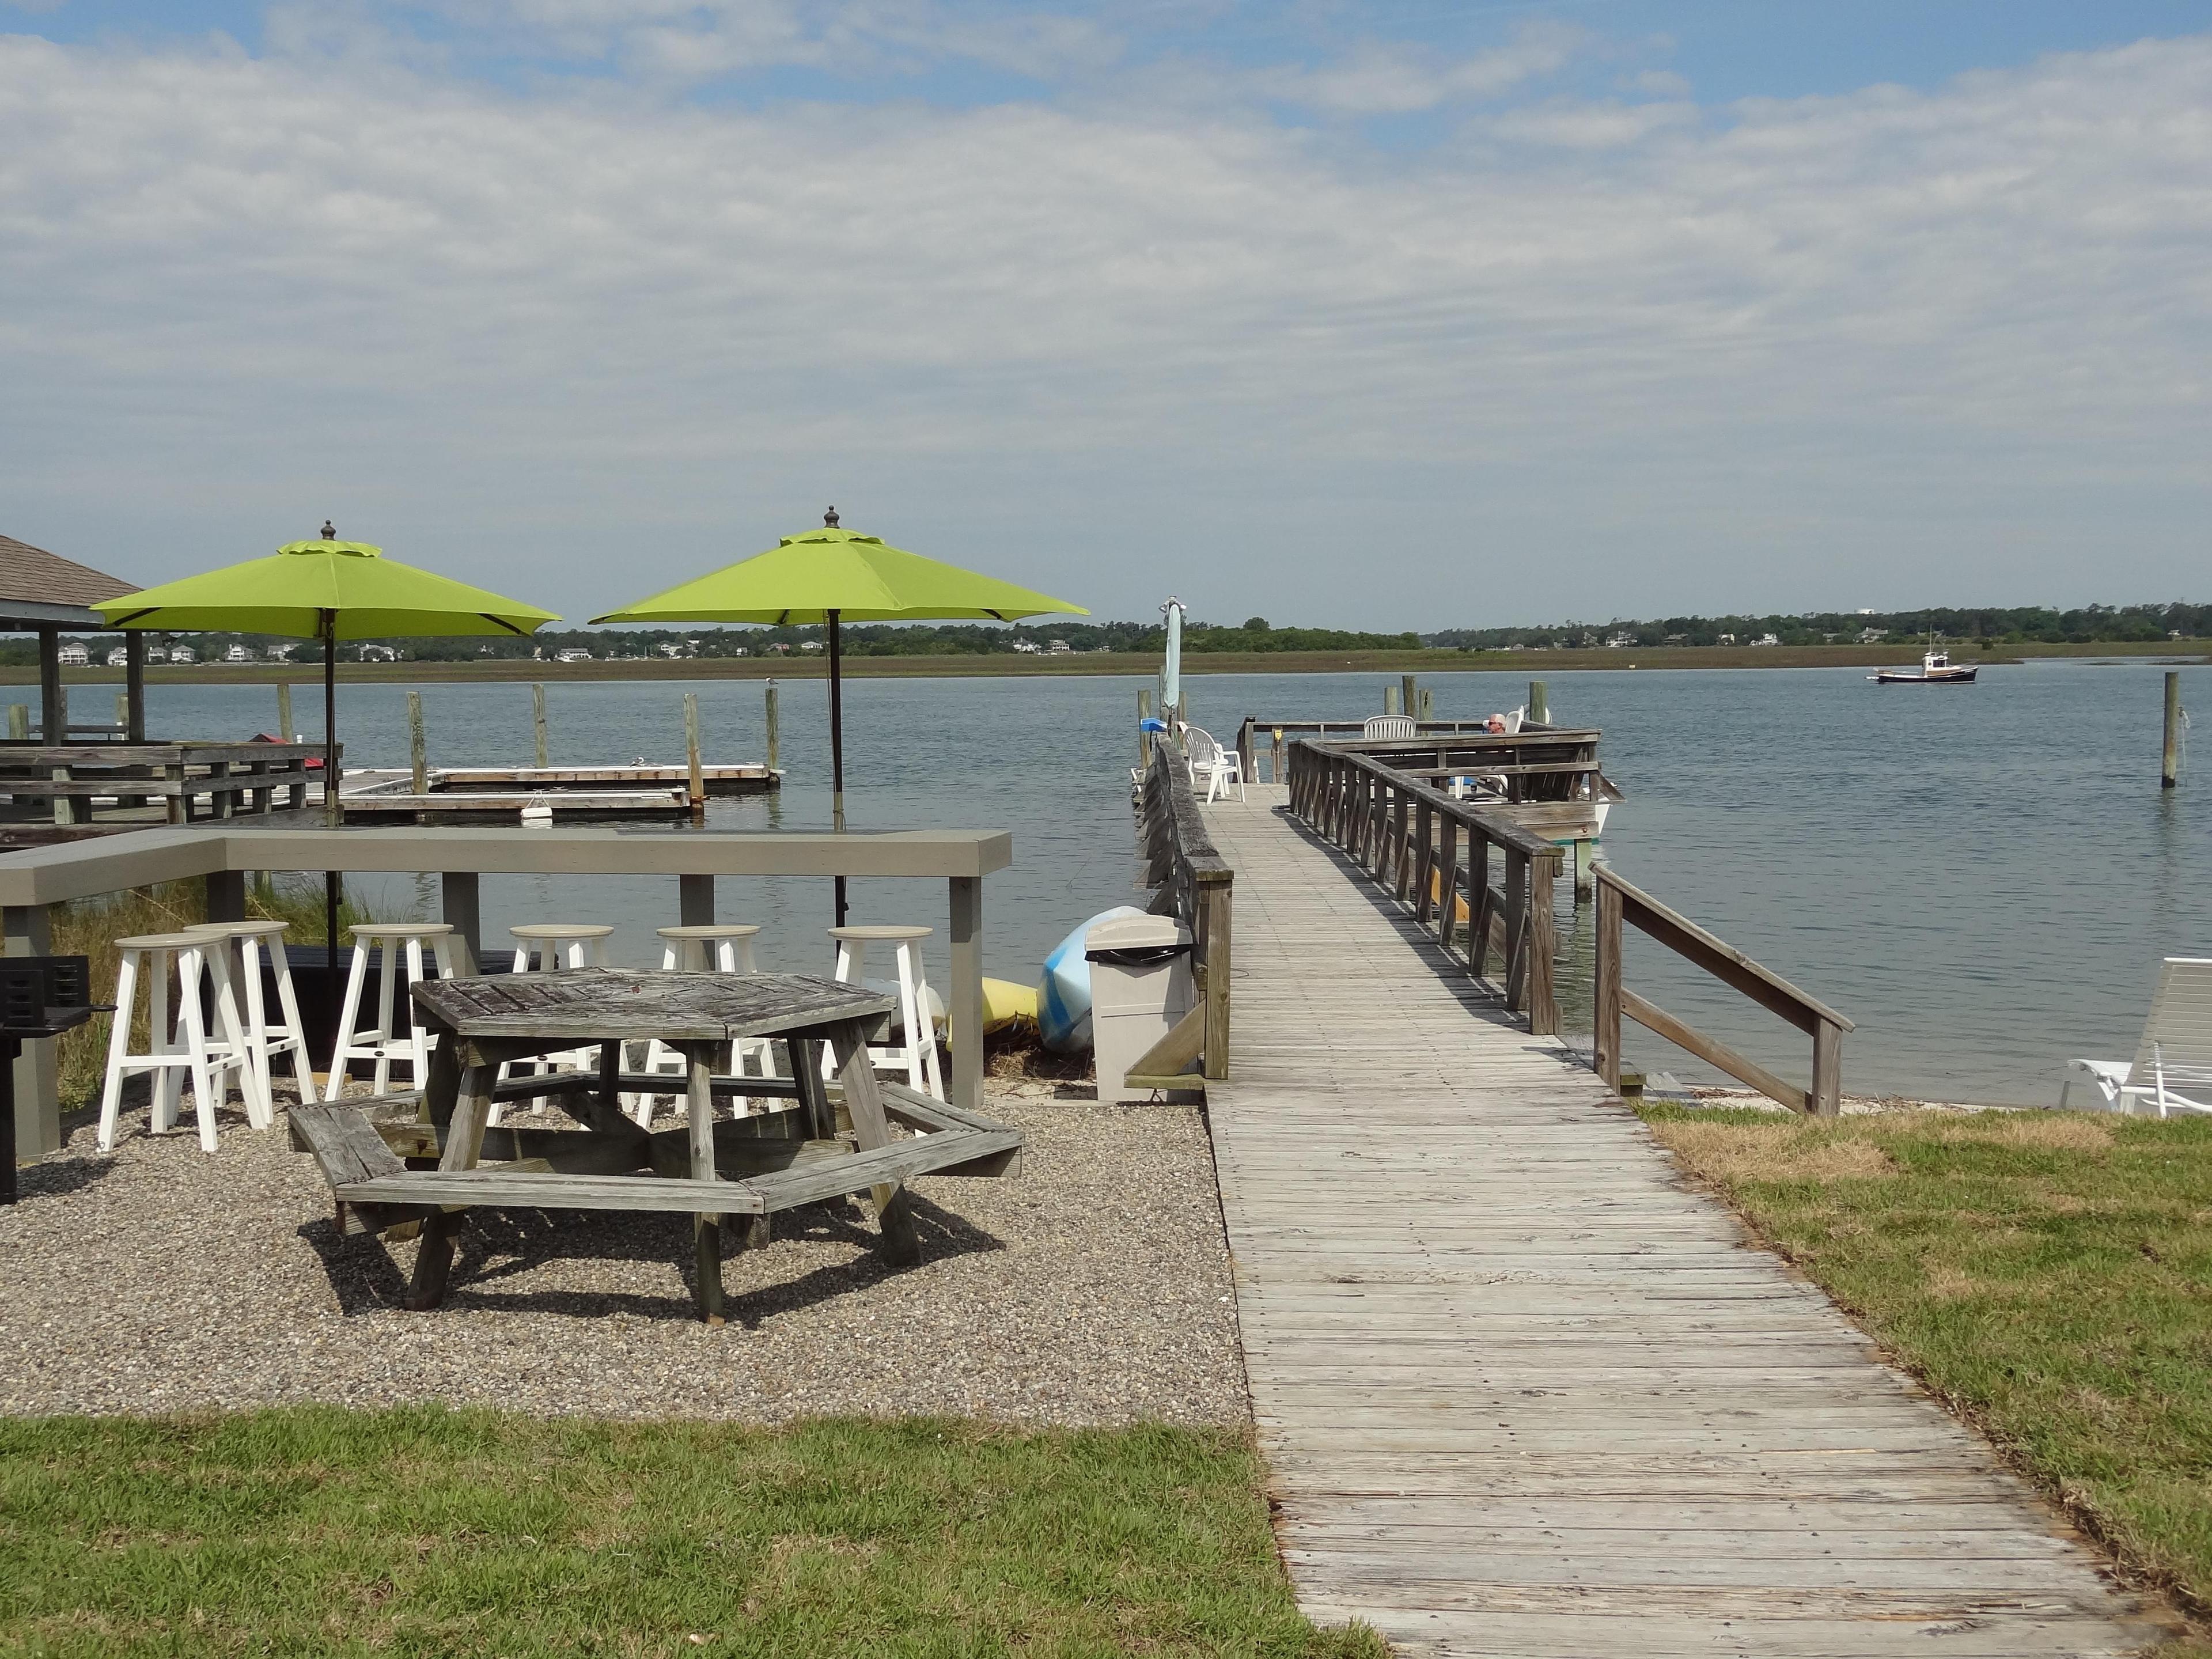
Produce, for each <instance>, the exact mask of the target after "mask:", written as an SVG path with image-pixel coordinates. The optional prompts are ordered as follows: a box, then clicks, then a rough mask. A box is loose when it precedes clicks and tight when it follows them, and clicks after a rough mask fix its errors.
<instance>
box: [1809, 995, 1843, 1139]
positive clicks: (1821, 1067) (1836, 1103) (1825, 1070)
mask: <svg viewBox="0 0 2212 1659" xmlns="http://www.w3.org/2000/svg"><path fill="white" fill-rule="evenodd" d="M1809 1098H1810V1103H1811V1106H1812V1115H1814V1117H1835V1116H1837V1115H1839V1114H1841V1112H1842V1111H1843V1109H1844V1034H1843V1031H1842V1030H1840V1029H1839V1028H1838V1027H1837V1026H1836V1025H1835V1024H1832V1022H1830V1021H1828V1020H1825V1019H1821V1020H1815V1021H1814V1024H1813V1088H1812V1092H1811V1095H1810V1097H1809Z"/></svg>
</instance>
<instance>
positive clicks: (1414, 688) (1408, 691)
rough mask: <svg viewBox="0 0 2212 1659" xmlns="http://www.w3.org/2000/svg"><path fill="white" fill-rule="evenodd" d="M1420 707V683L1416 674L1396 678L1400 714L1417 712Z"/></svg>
mask: <svg viewBox="0 0 2212 1659" xmlns="http://www.w3.org/2000/svg"><path fill="white" fill-rule="evenodd" d="M1420 706H1421V681H1420V677H1419V675H1417V674H1401V675H1399V676H1398V710H1399V712H1400V713H1401V714H1416V713H1418V712H1419V708H1420Z"/></svg>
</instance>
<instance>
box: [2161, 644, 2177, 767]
mask: <svg viewBox="0 0 2212 1659" xmlns="http://www.w3.org/2000/svg"><path fill="white" fill-rule="evenodd" d="M2179 781H2181V671H2179V669H2174V668H2169V669H2167V670H2166V757H2165V758H2164V760H2163V761H2161V762H2160V765H2159V771H2158V787H2160V788H2161V789H2171V788H2172V787H2174V786H2175V785H2176V784H2177V783H2179Z"/></svg>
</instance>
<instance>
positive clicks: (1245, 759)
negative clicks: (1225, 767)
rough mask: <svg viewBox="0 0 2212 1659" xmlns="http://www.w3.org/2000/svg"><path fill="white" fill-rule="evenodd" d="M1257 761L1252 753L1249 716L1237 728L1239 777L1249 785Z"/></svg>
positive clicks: (1250, 720)
mask: <svg viewBox="0 0 2212 1659" xmlns="http://www.w3.org/2000/svg"><path fill="white" fill-rule="evenodd" d="M1255 761H1256V757H1255V756H1254V754H1253V752H1252V717H1251V716H1250V715H1249V714H1247V715H1246V716H1245V717H1244V723H1243V725H1241V726H1238V727H1237V776H1238V777H1240V778H1242V779H1243V780H1244V781H1245V782H1246V783H1247V784H1249V783H1250V782H1251V781H1252V772H1253V768H1254V765H1255Z"/></svg>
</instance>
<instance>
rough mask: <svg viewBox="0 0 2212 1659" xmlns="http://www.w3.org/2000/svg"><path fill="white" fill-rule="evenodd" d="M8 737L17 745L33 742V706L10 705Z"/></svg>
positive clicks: (20, 703) (22, 704)
mask: <svg viewBox="0 0 2212 1659" xmlns="http://www.w3.org/2000/svg"><path fill="white" fill-rule="evenodd" d="M8 736H9V738H10V739H11V740H12V741H14V742H16V743H28V742H30V740H31V705H30V704H28V703H27V702H11V703H9V705H8Z"/></svg>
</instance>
